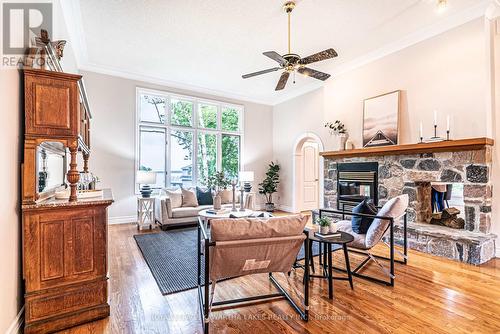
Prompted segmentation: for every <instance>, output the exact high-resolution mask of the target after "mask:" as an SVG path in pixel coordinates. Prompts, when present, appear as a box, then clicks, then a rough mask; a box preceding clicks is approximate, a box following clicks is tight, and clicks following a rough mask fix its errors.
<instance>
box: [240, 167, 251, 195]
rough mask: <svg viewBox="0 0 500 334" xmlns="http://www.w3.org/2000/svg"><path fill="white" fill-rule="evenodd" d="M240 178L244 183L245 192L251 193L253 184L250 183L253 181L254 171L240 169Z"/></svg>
mask: <svg viewBox="0 0 500 334" xmlns="http://www.w3.org/2000/svg"><path fill="white" fill-rule="evenodd" d="M239 179H240V182H242V183H243V188H244V189H245V192H247V193H249V192H250V190H252V185H251V184H250V182H253V180H254V173H253V172H246V171H240V175H239Z"/></svg>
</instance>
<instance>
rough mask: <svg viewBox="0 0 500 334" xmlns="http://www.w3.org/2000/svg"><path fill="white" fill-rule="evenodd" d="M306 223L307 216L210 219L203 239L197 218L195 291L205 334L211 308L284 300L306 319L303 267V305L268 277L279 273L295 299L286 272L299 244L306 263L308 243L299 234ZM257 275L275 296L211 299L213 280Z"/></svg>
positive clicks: (306, 278) (306, 285)
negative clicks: (265, 276) (263, 276)
mask: <svg viewBox="0 0 500 334" xmlns="http://www.w3.org/2000/svg"><path fill="white" fill-rule="evenodd" d="M306 223H307V217H303V216H298V215H297V216H286V217H276V218H270V219H258V218H251V219H250V218H241V219H230V218H229V219H216V220H212V221H210V237H209V236H208V231H207V229H206V226H205V224H204V222H202V221H201V219H199V220H198V250H197V251H198V252H197V253H198V281H197V285H198V287H197V288H198V302H199V306H200V314H201V318H202V323H203V330H204V332H205V334H208V332H209V323H210V313H211V311H212V307H215V306H220V305H230V304H240V303H246V302H252V301H257V300H263V299H274V298H278V297H282V298H285V299H286V300H287V301H288V303H289V304H290V305H291V306H292V308H293V309H294V310H295V311H296V312H297V313H298V314H299V315H300V317H301V318H302V320H304V321H307V320H308V317H309V269H306V270H305V272H304V291H303V301H302V304H303V307H300V306H299V305H298V303H297V302H296V301H294V299H293V298H292V296H291V295H290V294H289V292H287V291H286V290H285V289H284V288H283V286H281V284H280V283H279V282H278V281H277V280H276V277H274V275H273V273H283V274H284V275H283V276H284V277H285V278H286V280H287V283H288V285H289V289H292V290H294V292H295V294H296V295H297V296H300V295H299V292H298V291H297V289H296V288H295V285H294V284H293V282H290V278H289V277H288V272H290V271H291V269H292V266H293V264H294V262H295V259H296V257H297V254H298V252H299V251H300V248H301V246H302V245H303V244H304V250H305V258H306V261H307V260H308V259H309V256H310V254H309V247H308V241H309V239H308V238H307V235H306V233H304V227H305V225H306ZM306 267H307V266H306ZM202 270H203V272H202ZM202 273H204V278H203V277H202V276H203V275H202ZM262 273H266V274H268V276H269V280H270V281H271V282H272V284H273V286H274V287H275V288H276V289H277V292H276V293H270V294H264V295H258V296H251V297H245V298H238V299H232V300H223V301H214V294H215V289H216V286H217V282H218V281H220V280H223V279H227V278H234V277H239V276H245V275H252V274H262Z"/></svg>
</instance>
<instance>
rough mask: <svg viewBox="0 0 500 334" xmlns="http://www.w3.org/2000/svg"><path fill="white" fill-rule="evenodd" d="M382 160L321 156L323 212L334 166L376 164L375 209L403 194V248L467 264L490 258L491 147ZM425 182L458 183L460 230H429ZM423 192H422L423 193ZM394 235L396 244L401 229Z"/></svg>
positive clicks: (331, 192)
mask: <svg viewBox="0 0 500 334" xmlns="http://www.w3.org/2000/svg"><path fill="white" fill-rule="evenodd" d="M387 154H388V155H384V156H380V155H378V156H360V157H349V156H325V168H324V170H325V175H324V178H325V182H324V185H325V188H324V195H325V196H324V200H325V202H324V206H325V208H335V207H336V203H337V193H336V192H337V180H336V177H337V170H336V165H337V162H363V161H377V162H378V163H379V173H378V174H379V175H378V176H379V188H378V193H379V205H383V204H384V203H385V202H386V201H387V200H388V199H389V198H392V197H395V196H398V195H400V194H408V196H409V199H410V206H409V209H408V245H409V247H410V248H412V249H416V250H419V251H423V252H427V253H431V254H434V255H438V256H443V257H447V258H450V259H455V260H459V261H463V262H467V263H472V264H481V263H484V262H486V261H488V260H490V259H491V258H492V257H494V255H495V238H496V236H495V235H494V234H491V233H490V229H491V205H492V203H491V201H492V185H491V181H490V173H491V147H490V146H484V147H483V148H482V149H479V150H470V151H458V152H437V153H417V154H406V155H399V154H397V153H387ZM431 182H449V183H463V199H464V204H465V212H464V214H465V228H464V229H462V230H457V229H452V228H449V227H446V226H436V225H431V224H429V223H428V222H429V221H430V217H428V215H429V214H430V213H429V211H428V208H427V207H426V206H428V205H429V204H428V203H429V202H430V195H429V194H430V192H429V191H427V190H425V187H430V184H431ZM423 190H425V191H423ZM395 232H396V233H395V235H396V237H397V239H398V242H399V243H401V237H402V229H401V226H397V227H396V230H395Z"/></svg>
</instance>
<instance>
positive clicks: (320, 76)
mask: <svg viewBox="0 0 500 334" xmlns="http://www.w3.org/2000/svg"><path fill="white" fill-rule="evenodd" d="M297 72H299V73H300V74H303V75H305V76H308V77H313V78H315V79H318V80H323V81H325V80H326V79H328V78H329V77H330V74H328V73H324V72H320V71H316V70H313V69H312V68H308V67H300V68H299V69H298V70H297Z"/></svg>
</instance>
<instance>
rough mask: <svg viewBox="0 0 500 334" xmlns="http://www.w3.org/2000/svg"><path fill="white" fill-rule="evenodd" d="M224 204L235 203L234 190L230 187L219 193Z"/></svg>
mask: <svg viewBox="0 0 500 334" xmlns="http://www.w3.org/2000/svg"><path fill="white" fill-rule="evenodd" d="M219 195H220V197H221V200H222V204H228V203H233V192H232V191H231V190H229V189H224V190H221V191H220V193H219Z"/></svg>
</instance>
